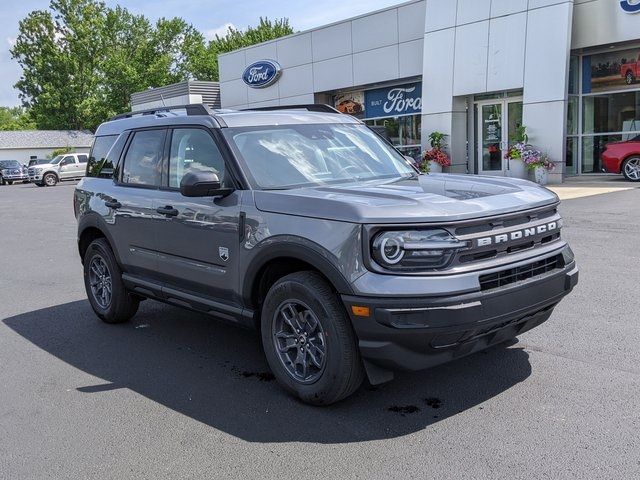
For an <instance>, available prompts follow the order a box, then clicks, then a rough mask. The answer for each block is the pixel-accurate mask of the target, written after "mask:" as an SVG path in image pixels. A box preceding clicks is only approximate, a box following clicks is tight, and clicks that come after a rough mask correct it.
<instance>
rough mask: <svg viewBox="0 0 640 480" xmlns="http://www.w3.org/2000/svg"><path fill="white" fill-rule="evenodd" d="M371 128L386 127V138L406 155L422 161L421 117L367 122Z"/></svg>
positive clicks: (387, 118) (413, 116)
mask: <svg viewBox="0 0 640 480" xmlns="http://www.w3.org/2000/svg"><path fill="white" fill-rule="evenodd" d="M365 123H366V124H367V125H370V126H376V127H384V136H385V137H386V138H387V140H389V141H390V142H391V143H392V144H393V145H395V146H396V148H397V149H398V150H400V151H401V152H402V153H403V154H404V155H408V156H410V157H413V158H415V159H416V160H419V159H420V154H421V148H420V125H421V116H420V115H405V116H400V117H386V118H375V119H368V120H365Z"/></svg>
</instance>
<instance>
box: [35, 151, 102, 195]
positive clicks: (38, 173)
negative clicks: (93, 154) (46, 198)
mask: <svg viewBox="0 0 640 480" xmlns="http://www.w3.org/2000/svg"><path fill="white" fill-rule="evenodd" d="M88 158H89V156H88V155H87V154H86V153H65V154H64V155H58V156H57V157H55V158H54V159H52V160H51V162H49V163H45V164H40V165H34V166H32V167H29V181H31V182H32V183H35V184H36V185H37V186H39V187H45V186H46V187H53V186H54V185H56V184H57V183H58V182H61V181H64V180H76V179H79V178H82V177H84V176H85V172H86V170H87V160H88Z"/></svg>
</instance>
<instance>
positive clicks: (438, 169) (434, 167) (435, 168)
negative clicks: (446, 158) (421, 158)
mask: <svg viewBox="0 0 640 480" xmlns="http://www.w3.org/2000/svg"><path fill="white" fill-rule="evenodd" d="M429 173H442V165H440V164H439V163H438V162H434V161H430V162H429Z"/></svg>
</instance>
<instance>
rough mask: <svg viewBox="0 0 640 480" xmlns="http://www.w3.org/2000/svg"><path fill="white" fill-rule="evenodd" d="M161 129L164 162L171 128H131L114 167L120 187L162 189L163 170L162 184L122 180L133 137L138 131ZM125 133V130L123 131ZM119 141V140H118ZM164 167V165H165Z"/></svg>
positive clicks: (116, 182) (115, 178)
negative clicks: (168, 132) (168, 133)
mask: <svg viewBox="0 0 640 480" xmlns="http://www.w3.org/2000/svg"><path fill="white" fill-rule="evenodd" d="M155 130H161V131H163V132H164V138H163V140H162V147H161V148H162V151H161V152H160V154H161V157H160V163H161V164H162V163H163V161H164V155H165V154H164V152H165V146H166V140H167V131H168V130H169V129H168V128H167V127H166V126H162V127H146V128H134V129H131V130H129V132H128V134H129V138H127V143H126V144H125V146H124V148H123V149H122V153H121V154H120V159H119V160H118V165H117V166H116V167H115V168H114V172H113V173H114V175H113V183H114V184H115V185H117V186H119V187H128V188H142V189H145V190H160V189H161V186H162V177H163V175H162V172H161V175H160V184H159V185H144V184H136V183H125V182H123V181H122V175H123V174H124V165H125V162H126V159H127V154H128V153H129V148H130V147H131V144H132V143H133V139H134V138H135V137H136V133H138V132H146V131H155ZM122 133H125V132H122ZM116 141H117V140H116ZM163 167H164V165H163Z"/></svg>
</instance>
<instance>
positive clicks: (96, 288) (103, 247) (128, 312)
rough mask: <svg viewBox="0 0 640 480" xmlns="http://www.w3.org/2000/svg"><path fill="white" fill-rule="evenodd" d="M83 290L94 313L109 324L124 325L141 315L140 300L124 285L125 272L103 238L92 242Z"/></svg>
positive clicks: (86, 263) (87, 255)
mask: <svg viewBox="0 0 640 480" xmlns="http://www.w3.org/2000/svg"><path fill="white" fill-rule="evenodd" d="M84 286H85V289H86V291H87V298H88V299H89V303H91V307H92V308H93V311H94V312H95V313H96V315H97V316H98V317H100V318H101V319H102V320H103V321H105V322H106V323H123V322H126V321H128V320H130V319H131V317H133V316H134V315H135V314H136V312H137V311H138V306H139V304H140V300H139V299H138V298H137V297H135V296H134V295H132V294H131V293H129V291H127V289H126V288H125V287H124V283H123V282H122V271H121V270H120V267H119V266H118V263H117V262H116V258H115V256H114V255H113V252H112V251H111V247H110V246H109V243H108V242H107V241H106V240H105V239H104V238H99V239H97V240H94V241H93V242H91V244H90V245H89V247H88V248H87V251H86V253H85V255H84Z"/></svg>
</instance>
